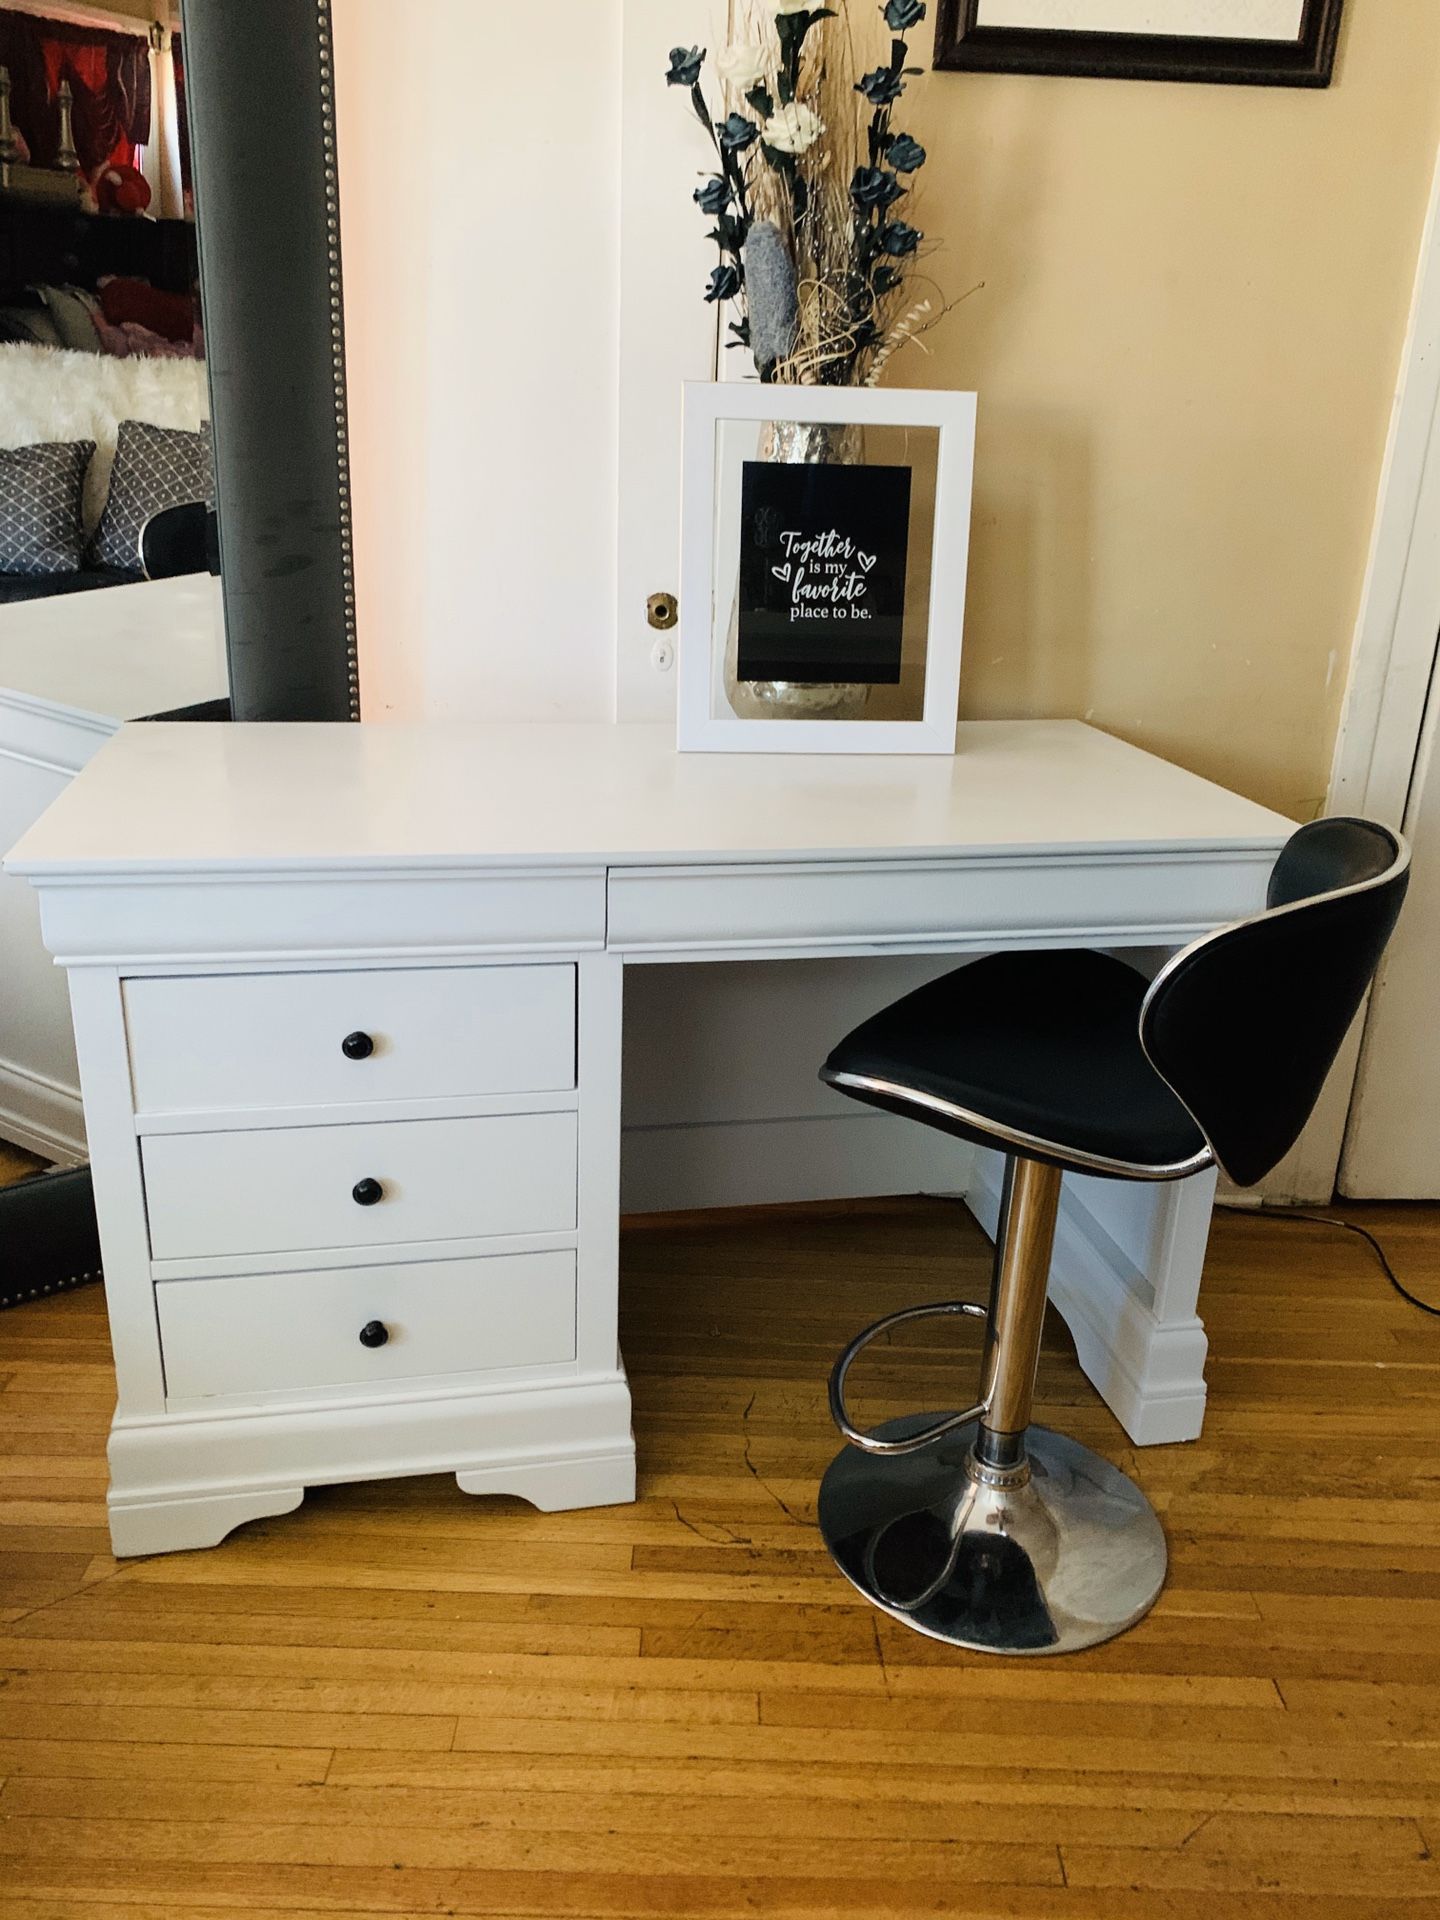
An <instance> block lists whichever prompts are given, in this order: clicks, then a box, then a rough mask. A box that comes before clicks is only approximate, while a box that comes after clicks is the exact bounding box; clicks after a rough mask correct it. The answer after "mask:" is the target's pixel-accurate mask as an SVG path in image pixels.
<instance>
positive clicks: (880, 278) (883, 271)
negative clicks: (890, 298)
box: [870, 265, 905, 293]
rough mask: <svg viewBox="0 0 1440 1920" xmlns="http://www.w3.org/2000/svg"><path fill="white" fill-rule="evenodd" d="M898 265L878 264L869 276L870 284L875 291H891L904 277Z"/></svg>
mask: <svg viewBox="0 0 1440 1920" xmlns="http://www.w3.org/2000/svg"><path fill="white" fill-rule="evenodd" d="M904 277H905V276H904V275H903V274H902V273H901V271H900V269H899V268H898V267H887V266H883V265H882V266H878V267H876V269H875V271H874V273H873V274H872V275H871V276H870V284H871V286H872V287H874V289H875V291H876V293H893V292H894V291H895V289H896V287H898V286H899V284H900V282H901V280H903V279H904Z"/></svg>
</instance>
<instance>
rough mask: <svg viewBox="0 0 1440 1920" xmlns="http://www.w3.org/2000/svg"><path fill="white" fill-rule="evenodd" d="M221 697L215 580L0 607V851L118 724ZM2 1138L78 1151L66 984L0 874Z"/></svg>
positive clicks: (27, 906) (24, 898) (80, 1136)
mask: <svg viewBox="0 0 1440 1920" xmlns="http://www.w3.org/2000/svg"><path fill="white" fill-rule="evenodd" d="M228 691H229V680H228V676H227V673H226V666H225V635H224V627H223V623H222V620H221V613H220V582H219V581H218V580H212V579H211V578H210V576H209V575H208V574H197V575H191V576H189V577H187V578H184V579H179V580H147V581H141V582H139V583H137V584H136V585H134V586H129V587H105V588H101V589H97V590H96V591H95V592H93V593H67V594H58V595H55V596H54V597H52V598H49V599H43V600H22V601H18V602H16V603H15V604H13V605H11V606H6V607H0V847H7V846H9V845H10V844H11V842H12V841H14V840H17V839H18V838H19V837H20V835H21V834H22V833H23V832H24V831H25V829H26V828H27V827H28V826H29V825H30V824H31V822H32V821H35V820H37V819H39V817H40V815H41V814H42V813H43V812H44V810H45V808H46V807H48V806H49V805H50V803H51V801H52V800H53V799H54V798H55V796H56V794H57V793H59V792H60V790H61V789H62V788H63V787H64V786H65V785H66V784H67V783H68V782H69V781H70V780H71V779H72V778H73V776H74V775H75V774H76V773H77V772H78V771H79V770H80V768H81V767H83V766H84V765H85V763H86V761H87V760H89V759H90V757H91V755H92V754H94V753H95V752H96V751H97V750H98V749H99V748H100V746H102V745H103V743H104V742H105V741H106V740H108V739H109V738H110V736H111V735H112V734H113V733H114V732H115V730H116V728H117V727H119V726H120V725H121V723H122V722H123V721H125V720H133V719H135V718H137V717H138V716H140V715H141V714H147V713H163V712H165V711H166V710H167V709H170V708H174V707H188V706H193V705H195V704H196V703H197V702H199V701H202V700H216V699H220V698H222V697H223V696H224V695H225V694H226V693H227V692H228ZM0 981H3V991H0V1136H3V1137H4V1138H5V1139H7V1140H14V1141H17V1142H18V1143H19V1144H20V1145H21V1146H26V1147H31V1148H33V1149H34V1151H35V1152H37V1153H41V1154H44V1155H45V1156H46V1157H47V1158H49V1159H55V1160H64V1161H76V1160H83V1159H84V1157H85V1130H84V1125H83V1121H82V1118H81V1112H80V1086H79V1079H78V1076H77V1073H76V1068H75V1048H74V1044H73V1042H72V1040H71V1037H70V1014H69V1009H68V1007H67V1005H66V1001H65V984H64V981H63V979H61V978H60V977H59V976H58V975H57V974H56V972H55V969H54V968H53V966H51V964H50V959H49V956H48V954H47V953H46V952H45V949H44V947H43V946H42V945H41V943H40V930H39V926H38V923H37V915H36V911H35V899H34V896H33V895H32V893H31V891H30V889H29V888H28V887H27V886H24V885H23V884H22V883H21V882H19V881H17V880H7V879H4V878H3V877H0Z"/></svg>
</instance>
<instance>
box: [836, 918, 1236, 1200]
mask: <svg viewBox="0 0 1440 1920" xmlns="http://www.w3.org/2000/svg"><path fill="white" fill-rule="evenodd" d="M1147 985H1148V982H1147V981H1146V980H1145V979H1144V978H1143V977H1142V976H1141V975H1140V974H1138V973H1136V972H1135V970H1134V969H1133V968H1132V967H1128V966H1126V964H1125V963H1124V961H1123V960H1116V959H1113V958H1111V957H1110V956H1108V955H1106V954H1103V953H1090V952H1085V951H1075V950H1067V951H1064V952H1058V953H1002V954H995V955H993V956H991V957H990V958H988V959H985V960H977V961H975V962H974V963H973V964H972V965H970V966H968V967H961V968H959V969H958V970H957V971H956V972H954V973H950V974H946V975H945V976H944V978H943V979H940V980H934V981H932V982H931V983H930V984H929V985H928V986H925V987H921V988H919V990H918V991H917V992H915V993H912V994H907V996H906V997H905V998H904V999H903V1000H897V1001H896V1003H895V1004H894V1006H891V1007H887V1008H886V1009H885V1011H884V1012H883V1013H877V1014H876V1015H875V1016H874V1018H873V1019H870V1020H867V1021H866V1022H865V1024H864V1025H863V1026H860V1027H857V1028H856V1029H855V1031H854V1032H853V1033H852V1034H850V1035H849V1036H848V1038H846V1039H844V1040H842V1041H841V1042H840V1044H839V1046H838V1047H836V1049H835V1051H834V1052H833V1053H832V1054H831V1056H830V1058H829V1059H828V1060H827V1061H826V1063H825V1066H824V1068H823V1069H822V1074H821V1077H822V1079H826V1080H830V1079H831V1078H832V1077H833V1076H834V1075H835V1074H837V1073H845V1074H860V1075H864V1076H867V1077H873V1078H875V1079H879V1080H888V1081H891V1082H894V1083H896V1084H898V1085H899V1086H901V1087H903V1088H906V1089H913V1090H914V1091H915V1092H917V1093H920V1094H928V1095H931V1096H934V1097H936V1098H939V1099H941V1100H946V1101H950V1102H953V1104H954V1105H956V1106H958V1107H963V1108H965V1109H966V1110H967V1112H968V1113H970V1114H973V1115H975V1116H976V1121H975V1123H973V1124H972V1123H969V1122H966V1121H961V1120H956V1119H952V1118H950V1117H949V1116H945V1115H941V1114H937V1113H936V1112H935V1111H934V1110H933V1109H930V1108H926V1107H923V1106H920V1105H917V1104H914V1103H911V1102H908V1101H906V1100H904V1099H903V1098H902V1099H895V1098H893V1097H885V1096H876V1095H871V1094H867V1093H863V1092H858V1091H856V1090H855V1089H853V1088H849V1087H844V1088H841V1091H842V1092H846V1093H850V1094H851V1095H852V1097H854V1098H856V1099H860V1100H864V1101H865V1102H866V1103H867V1104H868V1105H871V1106H878V1107H884V1108H885V1109H887V1110H888V1111H892V1112H897V1113H904V1114H906V1115H908V1116H909V1117H910V1118H912V1119H915V1120H923V1121H925V1122H927V1123H928V1124H929V1125H930V1126H934V1127H939V1128H941V1129H942V1130H943V1131H945V1132H947V1133H954V1134H958V1135H959V1136H960V1138H962V1139H966V1140H979V1141H981V1142H983V1143H985V1144H986V1145H992V1146H993V1145H1004V1144H1006V1143H1005V1142H1004V1141H1003V1140H1002V1139H1000V1138H999V1137H998V1136H997V1135H995V1134H993V1133H992V1132H991V1131H989V1125H987V1123H989V1124H990V1125H993V1126H995V1127H999V1128H1004V1129H1010V1130H1012V1131H1013V1132H1016V1133H1020V1134H1024V1135H1027V1136H1029V1137H1030V1139H1032V1140H1033V1141H1036V1142H1043V1143H1045V1147H1044V1149H1042V1148H1041V1147H1039V1146H1035V1147H1021V1148H1019V1149H1018V1150H1019V1151H1022V1152H1025V1153H1027V1154H1028V1155H1029V1157H1031V1158H1033V1159H1037V1160H1046V1161H1049V1162H1050V1163H1051V1164H1054V1165H1059V1166H1066V1167H1074V1166H1083V1164H1084V1162H1083V1159H1077V1158H1075V1157H1072V1156H1077V1155H1078V1156H1084V1155H1098V1156H1100V1157H1102V1158H1104V1159H1106V1160H1115V1161H1121V1162H1124V1163H1126V1164H1127V1165H1130V1166H1134V1167H1135V1168H1136V1169H1137V1172H1141V1177H1143V1172H1142V1170H1144V1169H1150V1168H1154V1169H1159V1168H1162V1167H1172V1166H1176V1165H1178V1164H1180V1163H1182V1162H1184V1161H1187V1160H1190V1159H1193V1158H1194V1157H1195V1156H1196V1155H1197V1154H1199V1153H1201V1152H1203V1150H1204V1148H1205V1140H1204V1136H1203V1135H1202V1134H1201V1132H1200V1129H1199V1128H1198V1127H1197V1126H1196V1124H1195V1122H1194V1121H1193V1120H1192V1119H1191V1118H1190V1116H1189V1114H1188V1113H1187V1112H1186V1110H1185V1108H1184V1107H1183V1106H1182V1105H1181V1104H1180V1102H1179V1100H1177V1099H1176V1097H1175V1095H1174V1094H1173V1093H1172V1092H1171V1091H1170V1089H1169V1087H1168V1086H1167V1085H1166V1084H1165V1082H1164V1081H1163V1080H1162V1079H1161V1078H1160V1076H1159V1074H1158V1073H1156V1071H1155V1069H1154V1068H1153V1067H1152V1066H1151V1065H1150V1063H1149V1061H1148V1060H1147V1059H1146V1058H1145V1055H1144V1052H1143V1051H1142V1049H1141V1046H1140V1035H1139V1019H1140V1003H1141V1001H1142V1000H1143V999H1144V997H1145V991H1146V987H1147Z"/></svg>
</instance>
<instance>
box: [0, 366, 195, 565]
mask: <svg viewBox="0 0 1440 1920" xmlns="http://www.w3.org/2000/svg"><path fill="white" fill-rule="evenodd" d="M209 412H210V401H209V395H208V393H207V392H206V387H205V368H204V365H203V363H201V362H200V361H198V360H171V359H146V358H144V357H140V356H135V355H132V356H130V357H128V358H126V359H123V360H122V359H116V358H114V357H112V356H111V355H110V354H106V353H71V352H69V351H68V350H66V349H65V348H62V347H37V346H30V345H12V344H10V343H8V342H7V343H4V344H0V447H33V446H38V445H40V444H41V443H43V442H53V441H63V440H93V441H94V442H95V457H94V459H93V460H92V461H91V462H90V471H89V474H88V475H87V477H86V480H85V530H86V532H87V533H90V532H93V530H94V528H95V526H96V525H97V524H98V522H99V519H100V515H101V513H102V512H103V510H104V507H105V496H106V494H107V493H108V492H109V490H110V469H111V467H112V466H113V465H114V462H115V436H116V434H117V433H118V432H119V430H120V422H121V421H122V420H144V421H146V422H147V423H148V424H149V425H150V426H152V427H189V428H190V429H191V430H192V431H193V430H194V429H195V428H196V427H198V426H199V425H200V422H201V421H202V420H204V419H207V418H208V417H209Z"/></svg>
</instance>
